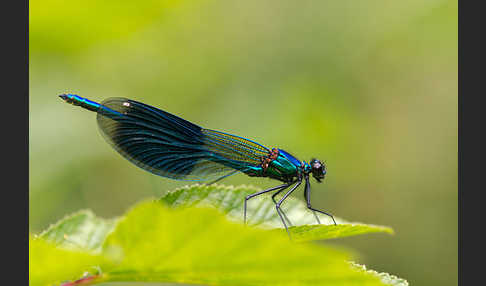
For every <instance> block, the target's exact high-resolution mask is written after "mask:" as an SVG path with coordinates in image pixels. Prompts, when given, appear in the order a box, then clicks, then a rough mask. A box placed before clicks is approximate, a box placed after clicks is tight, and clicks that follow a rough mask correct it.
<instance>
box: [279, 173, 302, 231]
mask: <svg viewBox="0 0 486 286" xmlns="http://www.w3.org/2000/svg"><path fill="white" fill-rule="evenodd" d="M301 183H302V179H300V180H299V181H297V184H295V185H294V186H293V187H292V189H290V191H288V192H287V193H286V194H285V195H284V196H283V197H282V198H281V199H280V200H279V201H278V203H277V204H276V205H275V207H276V209H277V213H278V215H279V216H280V219H281V220H282V223H283V225H284V226H285V230H286V231H287V234H288V235H289V238H291V236H290V232H289V229H288V227H287V224H285V221H284V219H283V216H282V213H281V211H280V205H281V204H282V202H283V201H284V200H285V199H286V198H287V197H288V196H290V194H291V193H292V192H293V191H294V190H295V189H297V187H298V186H300V184H301Z"/></svg>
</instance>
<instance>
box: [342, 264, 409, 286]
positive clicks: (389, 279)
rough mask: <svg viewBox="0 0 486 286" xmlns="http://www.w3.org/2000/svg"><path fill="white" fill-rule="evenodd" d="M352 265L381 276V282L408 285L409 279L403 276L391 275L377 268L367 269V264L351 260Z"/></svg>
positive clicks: (400, 285) (398, 285) (394, 285)
mask: <svg viewBox="0 0 486 286" xmlns="http://www.w3.org/2000/svg"><path fill="white" fill-rule="evenodd" d="M351 265H352V266H353V267H355V268H356V269H357V270H359V271H363V272H366V273H370V274H372V275H375V276H376V277H378V278H380V280H381V282H383V283H385V284H387V285H392V286H408V281H407V280H405V279H403V278H399V277H397V276H395V275H390V274H388V273H385V272H381V273H379V272H376V271H375V270H367V269H366V266H364V265H361V264H358V263H354V262H351Z"/></svg>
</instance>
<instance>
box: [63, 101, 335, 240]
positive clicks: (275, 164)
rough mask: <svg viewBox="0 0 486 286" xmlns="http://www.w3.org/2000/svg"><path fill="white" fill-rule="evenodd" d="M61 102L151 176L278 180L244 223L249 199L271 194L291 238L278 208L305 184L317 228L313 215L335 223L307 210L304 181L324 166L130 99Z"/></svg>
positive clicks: (320, 175)
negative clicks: (93, 117)
mask: <svg viewBox="0 0 486 286" xmlns="http://www.w3.org/2000/svg"><path fill="white" fill-rule="evenodd" d="M60 97H61V98H62V99H63V100H64V101H66V102H68V103H71V104H73V105H77V106H81V107H83V108H85V109H88V110H91V111H94V112H96V113H97V121H98V127H99V129H100V130H101V133H102V135H103V137H104V138H105V139H106V141H107V142H108V143H109V144H110V145H111V146H112V147H113V148H114V149H115V150H116V151H118V153H120V154H121V155H122V156H123V157H125V158H126V159H127V160H129V161H130V162H132V163H133V164H135V165H137V166H138V167H140V168H142V169H144V170H146V171H149V172H151V173H153V174H156V175H159V176H162V177H167V178H171V179H176V180H187V181H205V182H207V181H210V182H211V183H214V182H216V181H219V180H221V179H224V178H226V177H228V176H231V175H233V174H236V173H238V172H241V173H244V174H246V175H248V176H250V177H268V178H271V179H275V180H278V181H281V182H282V183H283V184H281V185H278V186H276V187H273V188H270V189H266V190H263V191H260V192H257V193H254V194H251V195H248V196H247V197H246V198H245V203H244V216H243V217H244V222H245V223H246V206H247V202H248V200H249V199H251V198H253V197H256V196H258V195H261V194H265V193H268V192H271V191H275V193H274V194H273V195H272V200H273V202H274V203H275V207H276V210H277V213H278V215H279V216H280V219H281V220H282V223H283V225H284V227H285V229H286V230H287V233H288V234H289V235H290V233H289V231H288V227H287V223H289V225H291V223H290V220H289V219H288V218H287V216H286V215H285V213H284V212H283V211H282V209H281V205H282V203H283V202H284V200H285V199H286V198H287V197H288V196H289V195H290V194H291V193H292V192H293V191H294V190H295V189H297V187H299V186H300V185H301V183H302V182H303V181H305V188H304V197H305V199H306V202H307V208H308V209H309V210H311V211H312V212H314V215H315V218H316V220H317V222H318V223H319V224H320V221H319V218H318V216H317V215H316V213H315V212H319V213H322V214H325V215H328V216H330V217H331V218H332V220H333V222H334V224H336V221H335V220H334V217H333V216H332V215H331V214H329V213H326V212H324V211H321V210H318V209H315V208H314V207H312V205H311V199H310V191H311V189H310V181H309V176H310V174H312V176H313V177H314V178H315V179H316V180H317V182H321V180H323V179H324V177H325V175H326V166H325V165H324V164H323V163H322V162H321V161H319V160H317V159H312V160H310V162H309V163H307V162H305V161H300V160H298V159H297V158H295V157H294V156H292V155H290V154H289V153H287V152H286V151H284V150H282V149H278V148H272V149H270V148H267V147H265V146H262V145H260V144H258V143H256V142H254V141H252V140H249V139H245V138H242V137H239V136H236V135H231V134H227V133H224V132H220V131H215V130H210V129H205V128H202V127H199V126H197V125H195V124H193V123H191V122H189V121H187V120H184V119H182V118H180V117H177V116H175V115H172V114H170V113H167V112H165V111H163V110H160V109H158V108H155V107H152V106H149V105H147V104H144V103H141V102H137V101H135V100H130V99H126V98H108V99H106V100H104V101H103V102H102V103H101V104H100V103H97V102H94V101H91V100H89V99H86V98H83V97H80V96H77V95H74V94H62V95H60ZM289 187H290V190H288V191H287V192H286V193H285V194H284V196H283V197H282V198H281V199H280V200H278V201H277V200H276V199H275V197H276V196H277V195H278V194H279V193H281V192H282V191H284V190H286V189H288V188H289ZM284 218H285V220H284ZM286 221H287V223H286Z"/></svg>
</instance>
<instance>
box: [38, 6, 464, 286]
mask: <svg viewBox="0 0 486 286" xmlns="http://www.w3.org/2000/svg"><path fill="white" fill-rule="evenodd" d="M29 5H30V31H29V38H30V43H29V51H30V56H29V57H30V59H29V60H30V62H29V68H30V115H29V117H30V118H29V120H30V121H29V123H30V128H29V129H30V133H29V137H30V138H29V141H30V144H29V146H30V149H29V152H30V193H29V195H30V196H29V197H30V202H29V205H30V215H29V228H30V231H32V232H39V231H41V230H43V229H45V228H46V227H47V226H48V225H49V224H51V223H54V222H55V221H57V220H58V219H60V218H61V217H63V216H64V215H66V214H69V213H71V212H73V211H76V210H78V209H81V208H90V209H92V210H93V211H94V212H95V213H96V214H98V215H100V216H103V217H112V216H116V215H121V214H122V213H124V212H125V210H126V209H127V208H128V207H129V206H131V205H132V204H134V203H135V202H137V201H139V200H141V199H142V198H146V197H160V196H162V195H163V194H164V193H165V192H166V191H167V190H172V189H174V188H176V187H179V186H183V185H185V184H186V183H185V182H180V181H172V180H169V179H165V178H161V177H157V176H155V175H152V174H150V173H148V172H145V171H143V170H141V169H139V168H137V167H135V166H133V165H132V164H130V163H129V162H128V161H126V160H125V159H123V158H122V157H121V156H119V155H118V154H117V153H116V152H115V151H114V150H112V149H111V147H110V146H109V145H108V144H107V143H106V142H105V141H104V140H103V138H102V137H101V135H100V133H99V131H98V130H97V123H96V120H95V118H96V115H95V114H94V113H91V112H88V111H85V110H82V109H80V108H77V107H73V106H70V105H67V104H65V103H63V102H62V101H61V100H60V99H59V98H58V97H57V95H58V94H60V93H63V92H72V93H77V94H79V95H81V96H84V97H88V98H90V99H92V100H95V101H101V100H103V99H105V98H108V97H113V96H119V97H127V98H131V99H135V100H139V101H142V102H145V103H147V104H151V105H153V106H157V107H160V108H162V109H165V110H167V111H169V112H171V113H174V114H176V115H179V116H181V117H183V118H185V119H188V120H190V121H192V122H194V123H196V124H199V125H201V126H203V127H207V128H210V129H216V130H221V131H225V132H229V133H233V134H237V135H241V136H244V137H247V138H250V139H253V140H256V141H257V142H260V143H261V144H263V145H266V146H269V147H279V148H282V149H285V150H287V151H289V152H290V153H292V154H294V155H296V156H297V157H298V158H300V159H302V160H309V159H310V158H311V157H313V156H316V157H317V158H320V159H322V160H325V162H326V163H327V165H328V176H327V177H326V180H325V181H324V183H322V184H316V183H314V184H313V201H314V205H315V206H316V207H319V208H321V209H324V210H329V211H330V212H332V213H333V214H335V215H336V216H339V217H342V218H345V219H347V220H352V221H360V222H364V223H373V224H382V225H388V226H391V227H393V228H394V229H395V231H396V235H394V236H388V235H383V234H376V235H367V236H363V237H354V238H347V239H341V240H339V241H335V242H333V243H335V244H339V245H341V246H345V247H349V248H351V249H355V250H356V251H357V252H358V253H359V262H360V263H364V264H366V265H367V266H368V267H370V268H373V269H376V270H379V271H386V272H389V273H392V274H396V275H398V276H401V277H403V278H405V279H408V281H409V282H410V284H411V285H428V286H430V285H441V286H444V285H457V236H458V233H457V229H458V228H457V170H458V169H457V156H458V153H457V147H458V146H457V86H458V64H457V39H458V36H457V33H458V32H457V9H458V8H457V2H456V1H442V0H430V1H423V0H420V1H418V0H412V1H373V0H372V1H291V0H286V1H282V0H280V1H256V0H246V1H236V0H226V1H215V0H212V1H211V0H207V1H155V0H154V1H150V0H146V1H93V0H84V1H80V0H74V1H61V0H44V1H40V0H34V1H30V4H29ZM223 183H225V184H241V183H251V184H253V185H255V186H258V187H261V188H265V187H270V186H272V185H275V182H272V181H270V180H268V179H256V178H249V177H246V176H244V175H237V176H233V177H230V178H228V179H226V180H225V181H223ZM296 196H298V197H303V196H302V194H301V193H300V192H298V193H297V194H296Z"/></svg>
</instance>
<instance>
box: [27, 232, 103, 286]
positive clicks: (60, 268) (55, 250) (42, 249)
mask: <svg viewBox="0 0 486 286" xmlns="http://www.w3.org/2000/svg"><path fill="white" fill-rule="evenodd" d="M108 265H109V262H107V260H106V259H104V258H103V257H102V256H99V255H92V254H88V253H83V252H81V251H73V250H68V249H63V248H61V247H57V246H56V245H55V244H53V243H50V242H47V241H45V240H44V239H42V238H39V237H38V238H34V237H32V236H30V237H29V285H42V286H45V285H49V286H50V285H59V284H60V283H61V282H63V281H68V280H69V281H72V280H76V279H79V278H81V277H83V273H84V275H85V276H86V275H97V274H98V269H99V268H100V267H105V266H108Z"/></svg>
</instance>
